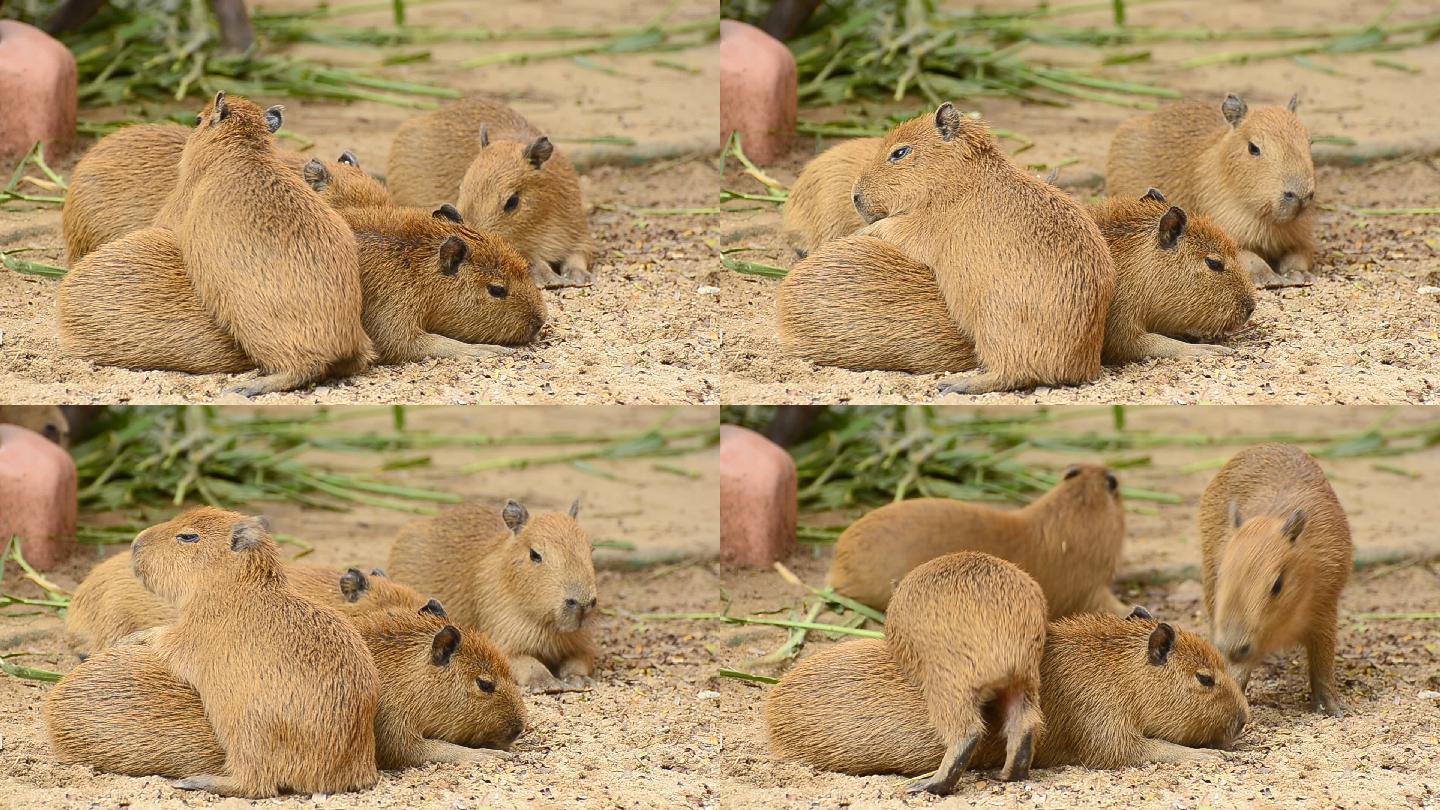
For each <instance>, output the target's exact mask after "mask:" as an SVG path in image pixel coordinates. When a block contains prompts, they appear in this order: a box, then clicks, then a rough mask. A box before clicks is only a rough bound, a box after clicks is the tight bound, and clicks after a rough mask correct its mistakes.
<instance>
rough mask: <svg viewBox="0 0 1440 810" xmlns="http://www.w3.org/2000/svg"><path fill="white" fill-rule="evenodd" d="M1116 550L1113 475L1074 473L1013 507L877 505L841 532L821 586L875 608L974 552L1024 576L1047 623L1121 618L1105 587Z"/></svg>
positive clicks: (1090, 470) (1118, 506)
mask: <svg viewBox="0 0 1440 810" xmlns="http://www.w3.org/2000/svg"><path fill="white" fill-rule="evenodd" d="M1124 542H1125V507H1124V504H1123V503H1122V502H1121V498H1120V484H1119V481H1118V480H1117V479H1116V478H1115V475H1114V473H1111V472H1110V471H1109V470H1106V469H1105V468H1104V467H1097V466H1092V465H1075V466H1072V467H1069V468H1067V469H1066V470H1065V473H1064V476H1063V477H1062V478H1061V480H1060V481H1059V482H1058V483H1056V485H1055V487H1054V488H1053V489H1051V490H1050V491H1049V492H1047V493H1045V494H1044V495H1043V496H1041V497H1040V498H1037V499H1036V500H1035V501H1033V502H1031V503H1030V504H1028V505H1027V506H1025V507H1023V508H1021V509H1014V510H1005V509H997V508H995V507H993V506H989V505H986V504H979V503H966V502H965V501H956V500H950V499H947V498H913V499H910V500H905V501H900V502H898V503H892V504H887V505H885V506H882V507H880V508H879V509H876V510H874V511H872V512H870V513H868V514H866V515H864V516H863V517H861V518H860V519H859V520H857V521H855V522H854V523H853V524H851V525H850V526H849V527H848V528H847V529H846V530H845V531H844V532H842V533H841V534H840V539H839V540H838V541H836V543H835V559H834V561H833V562H832V563H831V564H830V576H829V585H830V587H832V588H834V589H835V590H836V591H837V592H839V593H842V594H844V595H846V596H848V597H850V598H851V599H855V600H857V601H860V602H863V603H865V604H867V605H870V606H871V607H874V608H876V609H879V610H884V609H886V607H887V606H888V605H889V604H890V596H891V594H892V593H893V592H894V589H895V584H896V583H898V582H900V581H901V580H902V579H903V578H904V577H905V575H906V574H907V573H909V572H910V571H911V570H912V569H914V568H915V567H916V566H919V565H920V564H921V563H924V562H926V561H928V560H932V559H934V558H936V557H939V556H941V555H944V554H952V553H954V552H957V551H981V552H985V553H987V554H993V555H995V556H997V557H1000V558H1001V559H1005V560H1009V561H1010V562H1013V563H1015V564H1016V565H1018V566H1020V568H1021V570H1023V571H1025V573H1027V574H1029V575H1030V576H1031V577H1033V578H1034V579H1035V581H1036V582H1038V583H1039V584H1040V589H1041V590H1042V591H1044V592H1045V601H1046V603H1047V604H1048V606H1049V608H1048V615H1049V617H1050V618H1052V619H1054V618H1059V617H1061V616H1068V615H1070V614H1072V613H1088V612H1092V611H1093V612H1100V613H1116V614H1123V613H1125V612H1126V611H1125V608H1124V607H1123V606H1122V605H1121V604H1120V601H1119V600H1118V599H1116V598H1115V596H1114V594H1112V593H1111V592H1110V582H1111V580H1113V579H1114V578H1115V569H1116V567H1117V566H1118V565H1119V563H1120V550H1121V546H1122V545H1123V544H1124Z"/></svg>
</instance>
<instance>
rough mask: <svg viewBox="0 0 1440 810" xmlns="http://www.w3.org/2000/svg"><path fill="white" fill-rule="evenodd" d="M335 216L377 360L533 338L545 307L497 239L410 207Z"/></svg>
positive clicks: (485, 349)
mask: <svg viewBox="0 0 1440 810" xmlns="http://www.w3.org/2000/svg"><path fill="white" fill-rule="evenodd" d="M343 214H344V217H345V220H346V222H347V223H349V225H350V228H351V230H352V231H353V232H354V234H355V242H356V246H357V249H358V252H359V257H360V278H361V281H362V282H363V283H364V286H365V312H364V321H365V331H366V332H367V333H368V334H369V335H370V337H371V338H372V339H373V340H374V342H375V350H376V352H377V353H378V355H379V360H378V362H381V363H406V362H411V361H414V360H421V359H423V358H426V357H476V356H485V355H493V354H508V353H510V351H511V350H510V349H508V348H505V347H507V346H514V345H519V344H524V343H529V342H531V341H533V340H534V339H535V337H536V335H538V334H539V332H540V327H541V326H543V325H544V323H545V301H544V299H543V298H542V297H541V293H540V291H539V290H537V289H536V288H535V285H534V284H531V283H530V279H529V275H528V274H527V272H526V266H525V260H524V259H522V258H520V255H519V254H517V253H516V252H515V251H514V250H512V249H511V248H510V247H509V246H508V245H506V244H505V243H504V242H502V241H501V240H500V239H499V238H497V237H495V236H492V235H490V234H487V233H481V232H479V231H476V230H472V229H471V228H469V227H466V226H464V225H459V224H456V223H454V222H451V221H449V220H447V219H444V218H441V217H436V216H432V215H431V214H430V213H429V212H427V211H421V210H418V209H403V208H352V209H348V210H346V211H344V212H343ZM493 344H500V345H498V346H497V345H493Z"/></svg>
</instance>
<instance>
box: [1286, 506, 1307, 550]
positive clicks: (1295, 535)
mask: <svg viewBox="0 0 1440 810" xmlns="http://www.w3.org/2000/svg"><path fill="white" fill-rule="evenodd" d="M1307 520H1308V518H1307V517H1306V515H1305V510H1304V509H1296V510H1295V511H1294V512H1291V513H1290V517H1288V518H1286V519H1285V525H1284V526H1281V527H1280V534H1282V535H1284V536H1285V538H1286V539H1288V540H1289V541H1290V542H1291V543H1294V542H1295V541H1296V540H1299V539H1300V533H1301V532H1303V531H1305V522H1306V521H1307Z"/></svg>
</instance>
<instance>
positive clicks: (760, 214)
mask: <svg viewBox="0 0 1440 810" xmlns="http://www.w3.org/2000/svg"><path fill="white" fill-rule="evenodd" d="M992 5H995V6H999V7H1019V6H1022V5H1025V4H1023V3H1018V2H1008V3H999V4H992ZM1384 7H1385V4H1384V3H1380V2H1376V3H1363V4H1359V5H1356V4H1352V3H1341V2H1334V0H1326V1H1325V2H1299V0H1287V2H1281V3H1278V4H1269V5H1266V6H1264V7H1263V9H1262V7H1260V6H1255V5H1253V4H1247V3H1244V2H1241V1H1240V0H1221V1H1220V2H1214V3H1205V4H1186V5H1184V6H1177V5H1173V4H1156V5H1154V6H1143V5H1142V6H1136V7H1134V8H1131V9H1129V15H1130V16H1129V18H1130V20H1131V22H1133V23H1136V24H1149V25H1158V26H1162V27H1166V28H1187V29H1188V28H1200V27H1205V28H1211V29H1215V30H1234V29H1254V28H1260V27H1273V26H1275V25H1279V24H1281V21H1283V24H1285V25H1293V26H1295V27H1298V28H1306V27H1312V26H1313V27H1324V28H1335V27H1339V26H1343V25H1357V26H1358V25H1363V24H1365V23H1367V22H1368V21H1369V20H1370V19H1372V18H1373V17H1374V16H1375V15H1376V14H1378V13H1379V12H1380V11H1381V10H1383V9H1384ZM1097 8H1099V7H1097ZM1426 13H1427V10H1426V9H1423V8H1420V7H1418V6H1417V7H1408V8H1397V9H1396V10H1395V15H1396V16H1395V17H1394V20H1393V21H1394V22H1401V21H1402V20H1413V19H1419V18H1423V17H1424V16H1425V15H1426ZM1064 24H1065V25H1067V26H1068V25H1074V26H1080V25H1085V24H1094V25H1097V26H1101V27H1104V26H1107V25H1108V21H1107V12H1106V11H1104V10H1103V9H1102V10H1097V11H1096V12H1094V13H1093V14H1090V15H1088V16H1087V15H1075V16H1073V17H1067V18H1066V19H1065V21H1064ZM1280 44H1283V43H1280ZM1246 45H1247V44H1246V43H1220V44H1217V43H1183V42H1177V43H1164V44H1156V45H1148V44H1147V45H1145V46H1143V48H1142V47H1139V46H1137V47H1136V48H1135V50H1137V51H1138V50H1149V51H1151V52H1152V54H1153V61H1151V62H1139V63H1135V64H1130V65H1123V66H1117V67H1114V68H1107V69H1106V72H1105V75H1106V76H1107V77H1110V78H1115V79H1118V80H1122V81H1136V82H1144V83H1151V84H1162V85H1165V86H1169V87H1172V88H1174V89H1176V90H1179V91H1181V92H1182V93H1184V94H1186V95H1187V96H1194V97H1207V98H1208V97H1214V98H1215V99H1216V103H1217V104H1218V103H1219V99H1220V98H1221V97H1223V94H1224V93H1226V92H1236V93H1240V94H1242V95H1244V96H1245V97H1246V98H1247V100H1249V101H1250V103H1251V104H1252V105H1253V104H1278V103H1284V101H1285V100H1286V99H1288V98H1289V97H1290V94H1291V93H1292V92H1297V91H1298V93H1299V95H1300V98H1301V107H1300V114H1301V117H1302V119H1303V120H1304V121H1305V122H1306V124H1307V125H1308V126H1309V128H1310V131H1311V133H1312V135H1314V136H1343V137H1348V138H1352V139H1354V140H1355V141H1356V147H1354V148H1357V149H1362V150H1371V151H1383V150H1386V149H1391V148H1399V149H1402V150H1403V149H1404V148H1406V147H1409V146H1416V145H1419V144H1420V143H1421V140H1422V137H1423V135H1422V133H1429V132H1433V131H1435V129H1436V125H1437V123H1440V122H1437V118H1436V111H1435V110H1433V109H1429V108H1426V107H1424V105H1417V104H1414V103H1413V101H1412V99H1414V98H1418V97H1421V96H1423V95H1424V94H1425V92H1426V83H1427V82H1428V81H1430V79H1427V78H1426V77H1433V76H1434V75H1436V74H1437V72H1440V45H1435V44H1430V45H1427V46H1424V47H1421V48H1416V49H1411V50H1406V51H1401V52H1399V53H1398V54H1397V55H1396V57H1397V58H1398V59H1399V60H1400V61H1402V62H1405V63H1407V64H1410V65H1412V66H1414V67H1416V68H1418V69H1419V70H1420V71H1421V72H1420V73H1417V74H1413V75H1412V74H1408V73H1403V72H1399V71H1396V70H1391V69H1387V68H1384V67H1379V66H1376V65H1375V64H1373V62H1372V59H1374V58H1375V56H1374V55H1373V54H1353V55H1345V56H1332V55H1326V56H1317V57H1315V58H1314V61H1316V62H1319V63H1323V64H1324V65H1325V66H1328V67H1333V68H1334V69H1335V70H1336V71H1338V72H1337V73H1336V74H1335V75H1331V74H1328V73H1322V72H1319V71H1316V70H1311V69H1307V68H1305V67H1302V66H1300V65H1298V64H1296V63H1294V62H1292V61H1289V60H1283V59H1282V60H1269V61H1262V62H1257V63H1254V64H1250V65H1244V66H1234V65H1226V66H1212V67H1205V68H1200V69H1194V70H1179V69H1175V68H1173V67H1165V66H1166V65H1170V66H1173V65H1175V64H1176V63H1177V62H1178V61H1180V60H1182V59H1185V58H1189V57H1193V56H1200V55H1204V54H1208V53H1214V52H1216V51H1219V50H1236V49H1245V48H1246ZM1270 45H1271V43H1263V44H1262V43H1256V44H1254V45H1253V48H1254V49H1262V48H1266V47H1270ZM1093 53H1095V52H1093V51H1085V50H1079V51H1076V50H1052V51H1050V52H1048V53H1047V52H1046V50H1045V49H1042V48H1038V47H1037V48H1031V49H1027V50H1026V52H1025V58H1027V59H1038V58H1040V57H1042V56H1045V57H1051V58H1054V59H1057V60H1059V61H1060V62H1061V63H1062V64H1066V65H1075V66H1077V67H1086V68H1094V67H1096V66H1095V65H1093V64H1092V63H1091V62H1090V61H1089V60H1090V59H1091V56H1092V54H1093ZM922 106H924V105H917V104H916V103H915V102H913V101H911V102H907V104H906V105H904V106H897V105H893V104H892V105H886V104H871V103H864V104H855V105H851V106H846V107H843V108H826V109H818V110H802V113H801V118H802V119H813V120H840V119H849V118H852V117H863V118H873V117H877V116H879V115H883V114H887V113H891V112H900V111H904V112H906V113H907V114H913V113H915V112H918V111H919V109H920V107H922ZM962 106H964V107H967V108H973V107H977V106H978V107H979V109H980V110H982V111H983V112H984V114H985V116H986V119H987V121H988V122H989V123H990V124H991V125H992V126H995V127H1002V128H1006V129H1011V130H1015V131H1017V132H1020V133H1022V134H1024V135H1025V136H1027V137H1028V138H1030V139H1033V141H1034V142H1035V144H1034V146H1033V148H1030V149H1027V150H1026V151H1024V152H1023V153H1020V154H1018V155H1017V160H1018V161H1019V162H1021V163H1024V164H1027V165H1030V166H1031V167H1032V168H1034V169H1035V170H1036V171H1037V173H1040V174H1044V173H1045V172H1046V171H1047V170H1048V168H1049V167H1050V166H1053V165H1057V164H1060V163H1062V162H1068V161H1071V160H1074V161H1075V162H1073V163H1068V165H1066V166H1065V168H1063V169H1062V171H1061V174H1060V182H1061V183H1062V184H1064V183H1066V182H1068V181H1075V180H1084V179H1087V178H1090V177H1093V176H1095V174H1096V173H1100V174H1102V175H1103V171H1104V160H1105V154H1106V150H1107V149H1108V147H1109V141H1110V136H1111V134H1112V133H1113V132H1114V130H1115V127H1116V126H1117V125H1118V124H1119V123H1120V122H1121V121H1123V120H1125V119H1126V118H1127V117H1129V116H1130V115H1132V114H1133V111H1130V110H1126V109H1122V108H1119V107H1114V106H1110V105H1105V104H1100V103H1096V102H1091V101H1080V100H1076V101H1075V103H1074V104H1073V106H1071V107H1068V108H1064V109H1056V108H1051V107H1045V106H1041V105H1034V104H1024V103H1020V102H1016V101H1012V100H1009V99H979V100H969V101H965V102H964V103H963V104H962ZM827 145H829V144H828V143H815V142H807V141H804V140H802V142H801V143H799V144H797V145H796V146H795V148H794V149H793V150H792V151H791V153H790V154H789V156H788V157H787V158H786V159H785V160H783V161H782V162H780V163H779V164H778V165H776V166H773V167H767V171H769V172H770V173H771V174H772V175H773V176H774V177H775V178H776V179H778V180H780V181H782V182H785V183H789V182H792V181H793V180H794V178H795V177H796V176H797V175H798V174H799V172H800V170H801V169H802V168H803V167H804V165H805V163H806V162H807V161H808V160H809V159H810V158H811V157H813V156H814V155H815V154H816V153H817V152H818V151H821V150H823V148H824V147H825V146H827ZM1002 145H1003V146H1004V147H1005V148H1006V149H1008V150H1012V151H1013V150H1015V149H1017V148H1018V144H1017V143H1016V142H1014V141H1004V142H1002ZM1327 149H1333V147H1328V146H1323V145H1322V146H1317V154H1321V153H1323V152H1325V151H1326V150H1327ZM725 185H726V186H727V187H728V188H732V189H736V190H741V191H749V192H759V191H762V188H761V187H760V186H759V185H758V184H757V183H756V182H755V181H754V180H752V179H750V178H748V177H746V176H744V175H741V174H739V173H738V172H735V171H733V170H732V171H731V172H730V173H729V174H728V175H727V177H726V180H725ZM1317 185H1318V189H1319V191H1318V195H1317V196H1318V197H1319V199H1320V202H1321V205H1322V206H1323V207H1322V210H1321V211H1320V215H1319V225H1318V237H1319V242H1320V251H1319V254H1318V256H1317V260H1316V261H1317V276H1318V280H1317V282H1316V283H1315V284H1314V285H1313V286H1311V287H1308V288H1303V289H1286V290H1278V291H1277V290H1270V291H1265V290H1262V291H1258V292H1257V301H1256V310H1255V314H1254V316H1253V318H1252V321H1251V324H1250V326H1249V328H1247V329H1246V330H1245V331H1244V332H1243V333H1242V334H1240V335H1238V336H1237V337H1236V338H1234V339H1233V340H1232V341H1231V342H1230V345H1232V346H1233V347H1234V348H1235V349H1236V353H1235V354H1234V355H1231V356H1227V357H1219V356H1207V357H1204V358H1200V359H1193V360H1192V359H1180V360H1173V359H1172V360H1148V361H1145V362H1142V363H1137V364H1131V365H1127V366H1123V367H1118V368H1106V369H1105V371H1104V373H1103V374H1102V376H1101V378H1100V379H1099V380H1098V381H1096V382H1095V383H1092V384H1090V385H1086V386H1083V387H1079V388H1060V389H1053V390H1051V389H1044V388H1042V389H1039V390H1036V391H1032V392H1020V393H1005V394H1001V393H996V394H986V395H984V396H982V397H979V398H974V399H972V398H965V397H960V396H959V395H947V396H945V397H938V396H937V394H936V385H935V383H936V381H937V380H939V379H940V377H941V376H943V375H911V374H904V373H899V372H876V371H866V372H854V371H844V370H840V369H831V368H820V367H816V366H813V365H811V364H810V363H808V362H806V361H804V360H800V359H797V358H793V357H789V356H787V355H786V354H785V352H784V350H783V349H782V348H781V346H780V345H779V342H778V340H777V339H776V331H775V316H774V302H775V291H776V288H777V287H778V284H779V282H778V281H775V280H771V279H762V278H756V277H751V276H741V275H737V274H735V273H730V272H726V273H723V274H721V277H720V281H719V286H720V287H721V289H722V305H721V306H722V312H721V315H720V320H721V323H722V324H723V325H724V328H725V349H724V357H723V360H722V363H723V368H724V372H725V373H726V380H725V382H724V383H723V389H724V392H725V400H726V401H733V402H774V403H793V402H820V403H825V402H854V403H893V402H907V401H933V400H938V401H950V402H962V401H975V402H982V403H984V402H1077V401H1103V402H1156V403H1176V404H1191V403H1205V402H1215V403H1238V404H1248V403H1258V402H1286V403H1303V404H1327V403H1361V402H1424V403H1429V402H1435V401H1436V400H1437V397H1440V364H1437V362H1436V359H1435V358H1436V356H1437V353H1440V299H1437V298H1436V296H1435V295H1433V294H1427V293H1422V292H1420V290H1421V288H1423V287H1427V286H1431V287H1433V286H1435V278H1434V273H1435V271H1436V268H1437V266H1440V220H1437V218H1436V217H1434V216H1386V217H1365V216H1359V215H1356V214H1353V213H1349V210H1350V209H1363V208H1411V207H1423V206H1429V205H1432V204H1433V200H1434V198H1435V192H1436V190H1437V189H1440V163H1437V162H1436V161H1435V160H1434V159H1433V158H1431V159H1414V160H1398V161H1396V160H1390V161H1380V162H1376V163H1373V164H1370V165H1367V166H1363V167H1352V168H1340V167H1336V166H1324V167H1321V168H1319V169H1318V176H1317ZM1093 190H1094V189H1089V190H1078V191H1077V193H1080V194H1089V193H1092V192H1093ZM734 205H735V206H736V207H750V208H753V207H754V206H755V204H754V203H736V204H734ZM779 226H780V215H779V212H778V210H776V209H774V207H773V206H768V205H766V206H762V207H761V210H751V211H746V212H744V213H738V214H733V215H728V216H726V217H725V224H724V226H723V228H722V231H723V233H722V237H721V246H722V247H724V248H734V247H754V248H757V250H755V251H752V252H746V253H742V254H739V255H740V257H741V258H745V259H748V260H751V261H756V262H762V263H765V264H772V265H777V266H780V267H789V266H791V265H792V264H793V263H794V254H793V253H792V252H790V251H789V249H788V248H787V247H786V245H785V244H784V243H783V241H782V240H781V238H780V236H779Z"/></svg>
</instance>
